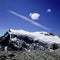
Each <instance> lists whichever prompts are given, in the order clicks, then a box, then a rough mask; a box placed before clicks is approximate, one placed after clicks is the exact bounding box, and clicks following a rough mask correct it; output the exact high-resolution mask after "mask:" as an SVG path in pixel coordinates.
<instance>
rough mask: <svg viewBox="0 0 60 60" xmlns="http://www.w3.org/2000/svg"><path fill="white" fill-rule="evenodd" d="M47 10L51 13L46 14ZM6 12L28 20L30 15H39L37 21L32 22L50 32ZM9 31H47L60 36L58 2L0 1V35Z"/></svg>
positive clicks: (32, 0)
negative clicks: (14, 13) (13, 12)
mask: <svg viewBox="0 0 60 60" xmlns="http://www.w3.org/2000/svg"><path fill="white" fill-rule="evenodd" d="M48 9H51V12H47V10H48ZM8 10H11V11H15V12H16V13H18V14H20V15H23V16H25V17H27V18H29V19H31V18H30V16H29V14H30V13H39V14H40V17H39V19H38V20H36V21H35V20H34V21H35V22H37V23H39V24H41V25H43V26H45V27H47V28H49V29H50V30H45V29H43V28H40V27H38V26H36V25H34V24H31V23H30V22H28V21H25V20H24V19H22V18H19V17H17V16H16V15H13V14H11V13H10V12H8ZM31 20H32V19H31ZM9 29H19V30H20V29H23V30H26V31H49V32H53V33H55V34H57V35H58V34H60V0H0V35H2V34H3V33H4V32H6V31H7V30H9Z"/></svg>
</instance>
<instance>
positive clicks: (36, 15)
mask: <svg viewBox="0 0 60 60" xmlns="http://www.w3.org/2000/svg"><path fill="white" fill-rule="evenodd" d="M29 15H30V17H31V19H32V20H38V19H39V17H40V14H38V13H30V14H29Z"/></svg>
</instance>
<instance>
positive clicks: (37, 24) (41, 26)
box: [9, 11, 50, 30]
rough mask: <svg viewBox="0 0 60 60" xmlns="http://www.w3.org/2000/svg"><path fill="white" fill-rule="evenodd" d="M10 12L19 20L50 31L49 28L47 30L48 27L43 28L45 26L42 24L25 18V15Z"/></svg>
mask: <svg viewBox="0 0 60 60" xmlns="http://www.w3.org/2000/svg"><path fill="white" fill-rule="evenodd" d="M9 12H10V13H11V14H14V15H16V16H18V17H19V18H22V19H24V20H25V21H28V22H30V23H32V24H34V25H35V26H37V27H40V28H43V29H45V30H50V29H49V28H47V27H45V26H43V25H41V24H39V23H37V22H35V21H33V20H31V19H29V18H27V17H25V16H23V15H20V14H18V13H16V12H14V11H9Z"/></svg>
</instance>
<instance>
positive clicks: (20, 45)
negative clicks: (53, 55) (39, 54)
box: [0, 29, 60, 51]
mask: <svg viewBox="0 0 60 60" xmlns="http://www.w3.org/2000/svg"><path fill="white" fill-rule="evenodd" d="M56 49H60V37H59V36H56V35H54V34H53V33H49V32H28V31H24V30H14V29H10V30H9V31H7V32H6V33H5V34H4V35H3V36H1V37H0V50H9V51H32V50H40V51H53V50H56Z"/></svg>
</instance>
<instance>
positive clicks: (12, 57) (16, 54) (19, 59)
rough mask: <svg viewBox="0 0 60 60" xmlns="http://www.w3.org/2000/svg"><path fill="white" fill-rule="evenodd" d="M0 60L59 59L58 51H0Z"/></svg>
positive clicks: (59, 52) (59, 53)
mask: <svg viewBox="0 0 60 60" xmlns="http://www.w3.org/2000/svg"><path fill="white" fill-rule="evenodd" d="M0 60H60V51H52V52H47V51H30V52H23V51H0Z"/></svg>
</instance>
